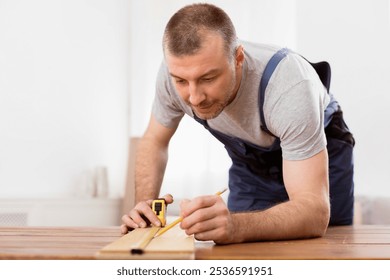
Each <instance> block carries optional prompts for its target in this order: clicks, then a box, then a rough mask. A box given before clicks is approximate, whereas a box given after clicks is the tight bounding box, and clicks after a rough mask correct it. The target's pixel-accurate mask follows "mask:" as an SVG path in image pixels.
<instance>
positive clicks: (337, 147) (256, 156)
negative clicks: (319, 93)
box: [194, 49, 355, 225]
mask: <svg viewBox="0 0 390 280" xmlns="http://www.w3.org/2000/svg"><path fill="white" fill-rule="evenodd" d="M287 53H288V50H287V49H282V50H280V51H278V52H277V53H276V54H275V55H274V56H273V57H272V58H271V60H270V61H269V62H268V64H267V66H266V69H265V70H264V73H263V76H262V80H261V83H260V87H259V110H260V120H261V124H262V127H261V129H263V130H264V131H266V132H267V133H270V134H271V132H269V131H268V129H267V127H266V125H265V121H264V114H263V103H264V95H265V88H266V87H267V84H268V80H269V78H270V77H271V75H272V72H273V71H274V69H275V68H276V66H277V64H278V63H279V61H280V60H282V59H283V58H284V57H285V56H286V54H287ZM312 66H313V67H314V69H315V70H316V71H317V73H318V75H319V76H320V78H321V81H322V82H323V84H324V85H325V86H326V87H327V89H328V91H329V85H330V67H329V64H327V62H320V63H318V64H312ZM194 118H195V120H196V121H198V122H199V123H201V124H202V125H203V126H204V127H205V128H206V129H207V130H208V131H209V132H210V133H211V134H212V135H214V136H215V137H216V138H217V139H218V140H219V141H220V142H222V143H223V144H224V145H225V148H226V150H227V152H228V154H229V156H230V158H231V160H232V166H231V167H230V169H229V190H230V194H229V197H228V208H229V210H230V211H232V212H242V211H253V210H262V209H266V208H269V207H272V206H274V205H276V204H278V203H281V202H284V201H287V200H288V199H289V198H288V194H287V192H286V188H285V186H284V183H283V173H282V150H281V147H280V139H279V138H276V140H275V141H274V143H273V144H272V146H271V147H269V148H264V147H260V146H257V145H254V144H252V143H249V142H247V141H244V140H242V139H239V138H235V137H231V136H228V135H225V134H223V133H221V132H219V131H216V130H213V129H212V128H210V127H209V125H208V123H207V121H206V120H202V119H200V118H198V117H197V116H196V115H195V114H194ZM325 133H326V138H327V150H328V155H329V185H330V204H331V218H330V223H329V224H330V225H348V224H352V221H353V203H354V196H353V190H354V183H353V146H354V143H355V142H354V139H353V137H352V134H351V133H350V132H349V130H348V127H347V125H346V124H345V122H344V120H343V117H342V111H341V109H340V106H339V105H338V103H337V101H336V100H335V99H334V98H333V96H331V102H330V104H329V105H328V107H327V108H326V110H325Z"/></svg>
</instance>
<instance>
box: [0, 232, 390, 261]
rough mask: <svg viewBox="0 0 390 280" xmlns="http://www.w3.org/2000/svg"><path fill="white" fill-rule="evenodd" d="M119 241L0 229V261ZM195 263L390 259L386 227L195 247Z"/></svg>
mask: <svg viewBox="0 0 390 280" xmlns="http://www.w3.org/2000/svg"><path fill="white" fill-rule="evenodd" d="M120 236H121V234H120V230H119V227H0V259H94V258H95V255H96V253H97V252H98V251H99V250H100V249H101V248H103V247H104V246H105V245H107V244H109V243H111V242H113V241H115V240H116V239H118V238H119V237H120ZM195 259H219V260H220V259H269V260H274V259H287V260H289V259H304V260H306V259H321V260H324V259H351V260H353V259H390V225H356V226H340V227H330V228H329V229H328V231H327V233H326V235H325V236H324V237H322V238H314V239H305V240H288V241H273V242H253V243H243V244H232V245H222V246H219V245H218V246H217V245H215V244H214V243H213V242H196V243H195Z"/></svg>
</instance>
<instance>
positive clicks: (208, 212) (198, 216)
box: [180, 207, 216, 234]
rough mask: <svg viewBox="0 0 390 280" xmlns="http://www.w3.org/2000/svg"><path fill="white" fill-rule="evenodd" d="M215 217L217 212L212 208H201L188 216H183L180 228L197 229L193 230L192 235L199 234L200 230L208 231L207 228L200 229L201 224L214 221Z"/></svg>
mask: <svg viewBox="0 0 390 280" xmlns="http://www.w3.org/2000/svg"><path fill="white" fill-rule="evenodd" d="M215 216H216V211H213V209H212V208H211V207H207V208H200V209H198V210H196V211H194V212H193V213H191V214H190V215H188V216H183V217H184V218H183V221H182V222H181V225H180V227H181V228H182V229H185V230H188V229H191V228H193V227H195V228H196V229H193V230H192V231H191V234H193V233H195V232H198V231H199V230H207V228H203V227H202V228H200V224H203V223H204V222H206V221H207V220H211V219H213V218H214V217H215Z"/></svg>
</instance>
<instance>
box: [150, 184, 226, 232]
mask: <svg viewBox="0 0 390 280" xmlns="http://www.w3.org/2000/svg"><path fill="white" fill-rule="evenodd" d="M226 190H227V188H225V189H223V190H222V191H219V192H217V193H216V194H215V195H221V194H223V193H224V192H226ZM181 221H183V217H179V218H177V219H176V220H175V221H173V222H172V223H170V224H169V225H167V226H166V227H165V228H163V229H161V230H159V231H158V232H157V233H156V235H155V236H154V237H158V236H160V235H162V234H163V233H165V232H167V231H168V230H170V229H171V228H173V227H174V226H175V225H177V224H178V223H180V222H181Z"/></svg>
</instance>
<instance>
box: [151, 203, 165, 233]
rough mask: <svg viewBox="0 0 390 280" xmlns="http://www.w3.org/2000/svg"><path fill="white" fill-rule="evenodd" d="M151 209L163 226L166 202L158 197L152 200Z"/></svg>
mask: <svg viewBox="0 0 390 280" xmlns="http://www.w3.org/2000/svg"><path fill="white" fill-rule="evenodd" d="M152 210H153V212H154V213H155V214H156V216H157V218H158V219H159V220H160V222H161V226H162V227H164V226H165V224H166V222H167V220H166V210H167V204H166V203H165V199H164V198H158V199H155V200H153V202H152Z"/></svg>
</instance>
